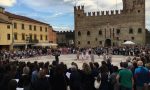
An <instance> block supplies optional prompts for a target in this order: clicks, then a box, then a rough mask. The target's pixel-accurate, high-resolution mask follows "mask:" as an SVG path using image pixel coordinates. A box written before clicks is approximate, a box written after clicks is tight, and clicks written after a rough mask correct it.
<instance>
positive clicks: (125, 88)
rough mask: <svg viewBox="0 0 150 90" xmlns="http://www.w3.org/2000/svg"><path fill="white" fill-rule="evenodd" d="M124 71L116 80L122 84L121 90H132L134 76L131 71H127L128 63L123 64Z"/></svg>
mask: <svg viewBox="0 0 150 90" xmlns="http://www.w3.org/2000/svg"><path fill="white" fill-rule="evenodd" d="M122 66H123V69H122V70H120V71H119V74H118V75H117V77H116V79H117V81H118V82H119V84H120V90H132V86H133V75H132V72H131V71H130V70H128V69H127V67H128V63H126V62H123V63H122Z"/></svg>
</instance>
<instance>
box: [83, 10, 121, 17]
mask: <svg viewBox="0 0 150 90" xmlns="http://www.w3.org/2000/svg"><path fill="white" fill-rule="evenodd" d="M122 12H123V10H110V11H97V12H84V15H85V16H110V15H120V14H122Z"/></svg>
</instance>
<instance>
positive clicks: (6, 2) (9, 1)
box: [0, 0, 17, 7]
mask: <svg viewBox="0 0 150 90" xmlns="http://www.w3.org/2000/svg"><path fill="white" fill-rule="evenodd" d="M16 2H17V1H16V0H0V6H5V7H12V6H13V5H15V4H16Z"/></svg>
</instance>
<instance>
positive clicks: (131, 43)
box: [123, 41, 135, 45]
mask: <svg viewBox="0 0 150 90" xmlns="http://www.w3.org/2000/svg"><path fill="white" fill-rule="evenodd" d="M123 44H124V45H135V43H134V42H132V41H126V42H124V43H123Z"/></svg>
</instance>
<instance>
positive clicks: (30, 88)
mask: <svg viewBox="0 0 150 90" xmlns="http://www.w3.org/2000/svg"><path fill="white" fill-rule="evenodd" d="M128 49H131V48H128ZM92 50H93V51H92ZM115 50H116V51H115ZM118 50H119V49H115V48H93V49H83V48H82V49H76V50H75V53H79V54H80V52H82V53H83V52H84V51H88V53H89V54H91V53H94V52H95V53H96V54H98V55H103V54H109V53H110V54H117V55H118V54H119V53H120V55H122V53H123V55H130V53H131V52H130V51H129V52H128V51H127V49H125V50H126V51H125V52H124V51H119V52H118ZM122 50H123V49H122ZM30 51H31V52H34V53H39V51H40V52H41V54H39V55H45V54H47V50H46V49H45V50H44V49H43V50H40V49H39V50H34V51H32V50H30ZM23 52H24V51H22V53H23ZM26 52H28V50H27V51H26ZM60 53H62V51H60V49H59V50H55V51H54V52H53V53H52V55H54V56H55V59H56V60H54V61H53V62H52V64H50V63H49V62H46V63H43V62H37V61H35V62H34V63H31V62H19V61H17V60H16V61H10V60H9V59H6V60H0V90H16V88H17V87H18V88H23V89H24V90H150V63H149V62H150V52H149V49H146V48H141V49H140V48H138V50H133V52H132V54H131V55H133V56H134V58H133V59H131V58H128V59H127V60H123V61H124V62H120V66H114V65H113V64H112V63H111V59H110V58H106V60H104V61H102V62H101V63H98V62H94V61H92V62H90V63H84V62H83V65H82V68H78V65H77V63H75V62H72V63H71V67H69V68H68V67H67V65H66V64H64V63H63V62H59V58H58V57H59V55H60ZM99 53H100V54H99ZM126 53H128V54H126ZM1 54H4V52H2V51H1ZM24 55H25V56H26V54H24ZM24 55H22V54H21V55H19V57H20V56H24ZM12 57H13V56H12ZM31 57H32V56H31Z"/></svg>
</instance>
